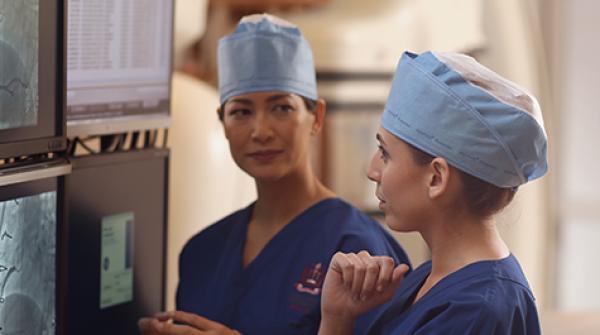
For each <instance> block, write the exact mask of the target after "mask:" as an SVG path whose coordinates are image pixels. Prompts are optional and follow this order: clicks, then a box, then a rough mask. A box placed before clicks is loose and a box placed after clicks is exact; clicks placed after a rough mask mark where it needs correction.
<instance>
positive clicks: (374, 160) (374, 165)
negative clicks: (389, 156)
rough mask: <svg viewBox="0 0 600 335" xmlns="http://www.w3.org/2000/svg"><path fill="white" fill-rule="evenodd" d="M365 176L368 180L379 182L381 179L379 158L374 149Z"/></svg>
mask: <svg viewBox="0 0 600 335" xmlns="http://www.w3.org/2000/svg"><path fill="white" fill-rule="evenodd" d="M367 178H369V180H371V181H374V182H376V183H379V182H380V181H381V158H379V154H378V152H377V151H376V152H375V153H374V154H373V157H371V163H370V164H369V170H368V171H367Z"/></svg>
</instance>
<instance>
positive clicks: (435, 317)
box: [368, 255, 540, 335]
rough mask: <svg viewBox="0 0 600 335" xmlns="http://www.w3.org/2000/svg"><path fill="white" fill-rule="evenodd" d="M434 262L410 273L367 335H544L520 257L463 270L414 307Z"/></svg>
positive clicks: (445, 280)
mask: <svg viewBox="0 0 600 335" xmlns="http://www.w3.org/2000/svg"><path fill="white" fill-rule="evenodd" d="M430 272H431V261H429V262H426V263H425V264H423V265H421V266H420V267H418V268H417V269H416V270H414V271H413V272H412V273H411V274H410V275H408V276H407V277H406V279H405V281H404V282H403V283H401V284H400V288H399V290H398V292H397V294H396V296H395V297H394V299H393V302H392V304H391V306H390V307H388V309H387V310H386V311H385V312H384V313H383V315H382V316H381V317H380V318H379V319H378V320H377V321H376V322H375V323H374V325H373V326H372V327H371V328H370V329H369V332H368V334H370V335H371V334H372V335H375V334H461V335H463V334H515V335H519V334H528V335H534V334H536V335H537V334H540V326H539V320H538V314H537V310H536V307H535V299H534V297H533V294H532V293H531V290H530V288H529V285H528V283H527V279H526V278H525V275H524V274H523V271H522V270H521V267H520V266H519V263H518V261H517V259H516V258H515V257H514V256H513V255H510V256H508V257H506V258H504V259H501V260H497V261H481V262H476V263H473V264H470V265H467V266H465V267H464V268H462V269H460V270H458V271H456V272H454V273H451V274H450V275H448V276H446V277H445V278H443V279H442V280H441V281H439V282H438V283H437V284H436V285H435V286H434V287H433V288H431V290H430V291H429V292H427V293H426V294H425V295H424V296H423V297H421V299H419V300H418V301H417V302H416V303H414V304H412V302H413V301H414V299H415V297H416V295H417V293H418V291H419V289H420V288H421V286H422V285H423V282H424V281H425V279H426V278H427V276H428V275H429V273H430Z"/></svg>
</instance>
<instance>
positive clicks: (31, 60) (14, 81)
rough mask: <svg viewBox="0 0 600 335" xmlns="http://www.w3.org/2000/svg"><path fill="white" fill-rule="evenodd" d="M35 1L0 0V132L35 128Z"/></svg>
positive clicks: (36, 48)
mask: <svg viewBox="0 0 600 335" xmlns="http://www.w3.org/2000/svg"><path fill="white" fill-rule="evenodd" d="M38 27H39V0H0V130H2V129H10V128H21V127H27V126H35V125H37V120H38V104H39V95H38V81H39V78H38V49H39V30H38Z"/></svg>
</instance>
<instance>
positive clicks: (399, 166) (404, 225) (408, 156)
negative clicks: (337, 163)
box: [368, 127, 430, 231]
mask: <svg viewBox="0 0 600 335" xmlns="http://www.w3.org/2000/svg"><path fill="white" fill-rule="evenodd" d="M377 141H378V142H379V149H378V150H377V152H375V154H374V155H373V158H372V159H371V165H370V167H369V172H368V177H369V179H371V180H372V181H374V182H375V183H377V190H376V196H377V198H378V199H379V201H380V202H379V208H380V209H381V210H382V211H383V212H384V213H385V223H386V224H387V225H388V226H389V227H390V228H391V229H393V230H396V231H414V230H418V229H419V228H420V227H421V225H420V223H422V222H423V221H424V219H425V215H426V213H427V211H428V208H429V207H428V204H429V202H430V200H429V196H428V187H427V185H428V178H429V175H428V173H427V167H426V166H420V165H418V164H417V163H416V162H415V161H414V159H413V157H412V153H411V151H410V147H409V145H408V144H406V143H405V142H404V141H402V140H400V139H399V138H397V137H396V136H394V135H393V134H391V133H390V132H388V131H387V130H385V129H383V128H381V127H380V128H379V130H378V132H377Z"/></svg>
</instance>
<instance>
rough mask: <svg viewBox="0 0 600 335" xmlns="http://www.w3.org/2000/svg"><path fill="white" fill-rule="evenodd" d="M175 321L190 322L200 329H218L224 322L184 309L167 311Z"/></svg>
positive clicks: (190, 324) (192, 325)
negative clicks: (184, 310)
mask: <svg viewBox="0 0 600 335" xmlns="http://www.w3.org/2000/svg"><path fill="white" fill-rule="evenodd" d="M167 314H168V315H169V317H170V318H171V319H172V320H173V321H177V322H182V323H185V324H188V325H189V326H191V327H194V328H196V329H199V330H216V329H220V328H222V327H223V325H222V324H220V323H218V322H215V321H212V320H209V319H207V318H205V317H202V316H200V315H198V314H193V313H187V312H183V311H171V312H168V313H167Z"/></svg>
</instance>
